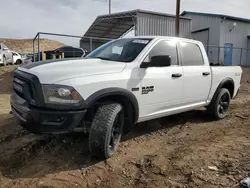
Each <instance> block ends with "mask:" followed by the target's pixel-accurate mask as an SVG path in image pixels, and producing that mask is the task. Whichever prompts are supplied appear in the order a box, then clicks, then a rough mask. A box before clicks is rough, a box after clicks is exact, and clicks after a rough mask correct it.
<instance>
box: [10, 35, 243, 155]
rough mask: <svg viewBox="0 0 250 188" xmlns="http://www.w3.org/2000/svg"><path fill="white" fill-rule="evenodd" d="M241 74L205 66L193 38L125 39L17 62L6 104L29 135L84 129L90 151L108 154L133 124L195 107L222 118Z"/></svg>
mask: <svg viewBox="0 0 250 188" xmlns="http://www.w3.org/2000/svg"><path fill="white" fill-rule="evenodd" d="M241 74H242V69H241V67H239V66H232V67H222V66H221V67H220V66H216V67H211V66H210V65H209V61H208V58H207V55H206V51H205V49H204V46H203V45H202V43H201V42H198V41H194V40H188V39H181V38H172V37H135V38H123V39H117V40H114V41H111V42H108V43H106V44H104V45H103V46H101V47H99V48H98V49H96V50H94V51H93V52H92V53H90V54H89V55H88V56H87V57H86V58H79V59H61V60H51V61H43V62H42V61H41V62H37V63H31V64H27V65H25V66H23V67H19V68H18V69H17V70H16V71H15V74H14V84H13V86H14V93H13V95H12V96H11V107H12V111H13V114H14V116H16V117H17V118H18V119H19V120H20V123H21V125H22V126H23V127H25V128H27V129H28V130H30V131H32V132H36V133H54V134H58V133H68V132H72V131H83V130H84V131H87V132H88V133H89V149H90V151H91V153H92V154H93V155H94V156H97V157H101V158H108V157H110V156H111V155H113V154H114V152H115V150H116V148H117V146H118V144H119V141H120V138H121V135H122V133H123V132H127V131H128V130H130V129H131V127H132V126H133V125H134V124H136V123H138V122H143V121H147V120H151V119H155V118H160V117H164V116H168V115H172V114H177V113H180V112H184V111H188V110H192V109H194V108H197V107H206V108H207V110H208V112H209V113H208V114H210V115H212V116H213V117H214V118H215V119H218V120H219V119H222V118H225V117H226V115H227V111H228V108H229V104H230V100H231V99H232V98H234V97H235V96H236V94H237V92H238V90H239V88H240V80H241Z"/></svg>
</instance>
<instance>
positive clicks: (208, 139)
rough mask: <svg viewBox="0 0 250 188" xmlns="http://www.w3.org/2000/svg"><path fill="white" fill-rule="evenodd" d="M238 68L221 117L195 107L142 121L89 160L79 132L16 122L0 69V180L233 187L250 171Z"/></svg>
mask: <svg viewBox="0 0 250 188" xmlns="http://www.w3.org/2000/svg"><path fill="white" fill-rule="evenodd" d="M0 69H1V68H0ZM10 70H11V69H10ZM5 72H6V71H5ZM244 72H245V74H244V78H243V84H242V87H241V91H240V94H239V96H238V97H237V98H236V99H235V100H233V101H232V104H231V107H230V112H229V115H228V117H227V118H226V119H224V120H221V121H213V120H212V119H210V118H209V117H208V116H207V114H206V112H205V111H204V109H198V110H194V111H191V112H187V113H182V114H179V115H175V116H171V117H166V118H161V119H158V120H154V121H150V122H146V123H141V124H138V125H136V127H135V128H134V130H133V131H131V132H130V133H128V134H127V135H125V136H124V138H123V141H122V143H121V145H120V147H119V150H118V152H117V153H116V154H115V155H114V156H113V157H112V158H111V159H108V160H106V161H96V160H95V159H92V158H91V157H90V154H89V152H88V142H87V138H86V136H84V135H83V134H69V135H60V136H49V135H34V134H31V133H29V132H27V131H25V130H23V129H22V128H21V127H20V126H19V125H18V124H17V122H16V121H15V120H14V118H13V117H12V115H10V114H9V111H10V105H9V97H10V92H11V88H9V86H7V85H5V84H8V83H9V82H10V81H9V80H11V76H10V75H12V73H8V71H7V73H4V74H2V76H0V89H1V90H0V187H4V188H5V187H11V188H12V187H18V188H24V187H25V188H26V187H40V188H54V187H56V188H59V187H60V188H61V187H87V188H92V187H101V188H109V187H110V188H111V187H112V188H113V187H114V188H122V187H124V188H125V187H126V188H127V187H136V188H141V187H149V188H150V187H152V188H155V187H176V188H177V187H204V188H213V187H226V188H228V187H238V185H239V181H240V180H242V179H243V178H244V177H245V176H246V175H247V173H248V172H250V84H249V81H250V79H249V77H250V69H244ZM6 75H7V76H6ZM7 79H8V81H7ZM3 84H4V85H5V86H3Z"/></svg>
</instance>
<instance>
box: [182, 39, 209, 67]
mask: <svg viewBox="0 0 250 188" xmlns="http://www.w3.org/2000/svg"><path fill="white" fill-rule="evenodd" d="M181 51H182V63H183V66H198V65H204V60H203V57H202V53H201V49H200V47H199V46H198V45H197V44H194V43H189V42H181Z"/></svg>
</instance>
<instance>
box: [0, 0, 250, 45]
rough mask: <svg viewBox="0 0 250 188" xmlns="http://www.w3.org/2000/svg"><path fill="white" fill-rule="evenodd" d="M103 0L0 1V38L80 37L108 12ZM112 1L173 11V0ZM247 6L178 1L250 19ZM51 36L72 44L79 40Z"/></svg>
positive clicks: (237, 1)
mask: <svg viewBox="0 0 250 188" xmlns="http://www.w3.org/2000/svg"><path fill="white" fill-rule="evenodd" d="M105 1H107V0H0V38H34V36H35V35H36V33H37V32H39V31H40V32H52V33H64V34H72V35H79V36H82V35H83V34H84V33H85V31H86V30H87V29H88V28H89V26H90V25H91V24H92V22H93V21H94V20H95V18H96V17H97V16H98V15H101V14H107V13H108V3H107V2H105ZM111 1H112V12H120V11H127V10H134V9H143V10H150V11H157V12H163V13H169V14H175V3H176V0H111ZM249 8H250V0H181V12H182V11H184V10H188V11H198V12H206V13H219V14H227V15H231V16H237V17H243V18H249V19H250V14H249ZM44 37H45V38H49V37H47V36H44ZM50 38H51V37H50ZM52 38H53V39H55V40H59V41H62V42H64V41H65V42H67V43H71V44H73V43H74V44H75V43H76V41H79V40H78V39H74V40H73V39H65V38H58V37H52ZM77 43H78V42H77Z"/></svg>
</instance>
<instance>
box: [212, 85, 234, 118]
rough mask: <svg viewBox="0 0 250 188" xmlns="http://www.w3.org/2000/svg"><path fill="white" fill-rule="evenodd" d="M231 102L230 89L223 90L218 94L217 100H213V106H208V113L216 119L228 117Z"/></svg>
mask: <svg viewBox="0 0 250 188" xmlns="http://www.w3.org/2000/svg"><path fill="white" fill-rule="evenodd" d="M230 101H231V95H230V92H229V91H228V89H226V88H222V89H221V90H220V92H218V94H217V96H216V98H215V99H214V100H212V102H211V104H210V105H209V106H208V111H209V112H210V114H211V115H212V116H213V117H214V118H215V119H217V120H219V119H223V118H225V117H226V116H227V112H228V108H229V105H230Z"/></svg>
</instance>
